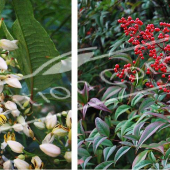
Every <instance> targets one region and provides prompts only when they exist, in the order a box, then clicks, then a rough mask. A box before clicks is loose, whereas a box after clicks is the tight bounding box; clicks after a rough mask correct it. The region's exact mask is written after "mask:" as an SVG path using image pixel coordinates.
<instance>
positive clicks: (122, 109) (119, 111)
mask: <svg viewBox="0 0 170 170" xmlns="http://www.w3.org/2000/svg"><path fill="white" fill-rule="evenodd" d="M130 108H131V107H130V106H128V105H121V106H119V107H118V108H117V109H116V112H115V120H117V118H118V117H119V116H120V115H121V114H123V113H124V112H126V111H127V110H129V109H130Z"/></svg>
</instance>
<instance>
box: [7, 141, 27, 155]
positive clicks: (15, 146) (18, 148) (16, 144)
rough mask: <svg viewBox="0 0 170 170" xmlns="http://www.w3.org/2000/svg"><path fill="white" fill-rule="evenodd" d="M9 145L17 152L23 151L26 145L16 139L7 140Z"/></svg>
mask: <svg viewBox="0 0 170 170" xmlns="http://www.w3.org/2000/svg"><path fill="white" fill-rule="evenodd" d="M7 144H8V146H9V147H10V148H11V150H12V151H13V152H15V153H23V150H24V147H23V145H21V144H20V143H19V142H16V141H12V140H11V141H7Z"/></svg>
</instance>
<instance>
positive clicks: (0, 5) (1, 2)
mask: <svg viewBox="0 0 170 170" xmlns="http://www.w3.org/2000/svg"><path fill="white" fill-rule="evenodd" d="M4 7H5V0H0V15H1V13H2V10H3V9H4Z"/></svg>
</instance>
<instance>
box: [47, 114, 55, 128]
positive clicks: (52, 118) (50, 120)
mask: <svg viewBox="0 0 170 170" xmlns="http://www.w3.org/2000/svg"><path fill="white" fill-rule="evenodd" d="M45 124H46V127H47V129H53V128H54V127H55V126H56V124H57V118H56V115H52V114H51V113H49V114H48V115H47V117H46V119H45Z"/></svg>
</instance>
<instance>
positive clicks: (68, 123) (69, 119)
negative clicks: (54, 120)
mask: <svg viewBox="0 0 170 170" xmlns="http://www.w3.org/2000/svg"><path fill="white" fill-rule="evenodd" d="M71 119H72V111H71V110H70V111H69V112H68V115H67V118H66V124H67V127H69V128H71V124H72V121H71Z"/></svg>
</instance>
